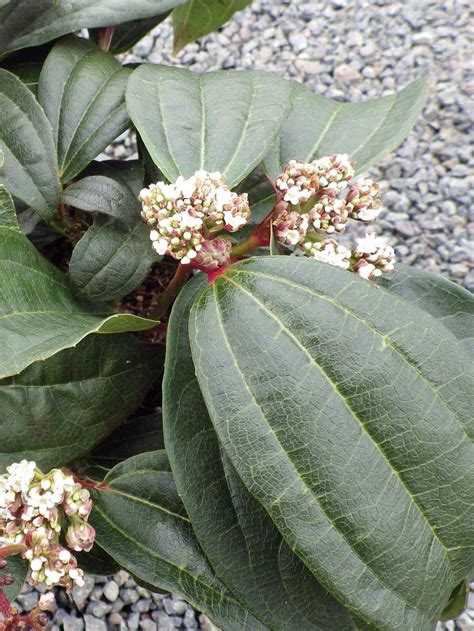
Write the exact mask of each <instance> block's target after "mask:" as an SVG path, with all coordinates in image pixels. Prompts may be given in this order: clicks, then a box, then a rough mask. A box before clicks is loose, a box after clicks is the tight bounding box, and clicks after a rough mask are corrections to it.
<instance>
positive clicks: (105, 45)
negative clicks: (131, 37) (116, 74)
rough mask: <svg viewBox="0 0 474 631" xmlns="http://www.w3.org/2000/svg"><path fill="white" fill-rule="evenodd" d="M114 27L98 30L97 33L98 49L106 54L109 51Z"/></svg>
mask: <svg viewBox="0 0 474 631" xmlns="http://www.w3.org/2000/svg"><path fill="white" fill-rule="evenodd" d="M116 28H117V27H116V26H107V27H106V28H102V29H100V32H99V47H100V48H101V49H102V50H105V52H108V50H109V49H110V44H111V43H112V37H113V36H114V32H115V29H116Z"/></svg>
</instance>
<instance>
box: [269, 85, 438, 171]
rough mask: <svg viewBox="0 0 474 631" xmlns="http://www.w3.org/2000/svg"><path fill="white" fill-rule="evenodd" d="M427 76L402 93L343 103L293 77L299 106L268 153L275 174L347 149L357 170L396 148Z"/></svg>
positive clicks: (423, 91) (410, 124) (423, 93)
mask: <svg viewBox="0 0 474 631" xmlns="http://www.w3.org/2000/svg"><path fill="white" fill-rule="evenodd" d="M427 91H428V87H427V84H426V81H425V80H423V79H419V80H418V81H414V82H413V83H410V85H408V86H407V87H406V88H404V89H403V90H402V91H401V92H397V94H393V95H391V96H385V97H382V98H380V99H373V100H371V101H363V102H361V103H340V102H339V101H333V100H332V99H328V98H326V97H324V96H322V95H321V94H316V93H315V92H312V91H311V90H309V89H308V88H305V87H304V86H302V85H300V84H299V83H296V82H292V84H291V95H292V99H291V100H292V103H293V111H292V113H291V114H290V116H289V117H288V121H287V124H286V126H285V127H284V129H283V131H282V133H281V136H280V139H279V140H277V142H276V143H275V145H274V146H273V147H272V150H271V151H270V153H269V155H268V156H267V157H266V158H265V167H266V169H267V170H268V172H269V173H270V175H271V176H272V177H276V176H277V175H278V174H279V173H281V171H282V168H283V167H284V166H285V165H286V164H287V163H288V162H289V161H290V160H292V159H294V158H297V159H300V160H314V158H318V157H320V156H327V155H332V154H334V153H347V154H349V156H350V158H351V160H355V162H356V165H355V169H356V173H361V172H362V171H365V170H366V169H367V168H368V167H369V166H370V165H372V164H374V162H376V161H377V160H378V159H379V158H381V157H383V156H385V155H386V154H387V153H389V152H390V151H392V149H395V147H396V146H397V145H399V144H400V143H401V142H402V141H403V140H404V138H405V137H406V136H407V134H408V133H409V132H410V131H411V129H412V127H413V125H414V124H415V122H416V119H417V118H418V116H419V115H420V113H421V110H422V108H423V105H424V103H425V100H426V96H427Z"/></svg>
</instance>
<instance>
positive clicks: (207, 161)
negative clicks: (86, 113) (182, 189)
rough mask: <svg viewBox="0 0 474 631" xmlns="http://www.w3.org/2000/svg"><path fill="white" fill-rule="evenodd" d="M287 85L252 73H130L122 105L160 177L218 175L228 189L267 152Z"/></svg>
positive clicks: (152, 69) (143, 69)
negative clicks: (216, 173) (223, 179)
mask: <svg viewBox="0 0 474 631" xmlns="http://www.w3.org/2000/svg"><path fill="white" fill-rule="evenodd" d="M289 86H290V84H289V83H288V82H286V81H284V80H283V79H280V78H279V77H277V76H275V75H271V74H267V73H264V72H258V71H244V70H242V71H238V72H233V71H219V72H209V73H205V74H195V73H193V72H190V71H189V70H184V69H179V68H171V67H167V66H151V65H144V66H140V67H139V68H137V69H136V70H135V71H134V72H133V73H132V76H131V77H130V80H129V82H128V86H127V93H126V100H127V107H128V111H129V114H130V116H131V118H132V120H133V122H134V124H135V126H136V127H137V129H138V131H139V132H140V135H141V138H142V140H143V142H144V143H145V145H146V147H147V149H148V151H149V153H150V155H151V157H152V159H153V160H154V162H155V163H156V165H157V166H158V167H159V168H160V169H161V171H162V172H163V174H164V175H165V177H167V178H168V179H169V180H175V179H176V178H177V177H178V176H179V175H183V176H185V177H189V176H191V175H192V174H193V173H194V172H195V171H197V170H198V169H205V170H207V171H221V172H222V173H223V174H224V175H225V176H226V179H227V184H228V185H229V186H230V187H233V186H235V185H236V184H238V183H239V182H240V181H241V180H242V179H243V178H244V177H245V176H246V175H248V174H249V173H250V171H252V169H253V168H254V167H255V166H256V165H257V164H258V163H259V162H260V160H261V159H262V158H263V156H265V155H266V154H267V153H268V150H269V149H270V146H271V143H272V142H273V141H274V139H275V137H276V135H277V134H278V133H279V131H280V129H281V127H282V125H283V123H284V121H285V117H286V115H287V112H288V107H289Z"/></svg>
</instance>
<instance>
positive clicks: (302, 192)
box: [273, 154, 395, 280]
mask: <svg viewBox="0 0 474 631" xmlns="http://www.w3.org/2000/svg"><path fill="white" fill-rule="evenodd" d="M353 177H354V166H353V163H351V162H350V160H349V158H348V156H347V155H345V154H338V155H334V156H327V157H324V158H319V159H317V160H313V161H312V162H304V161H302V160H291V161H290V162H289V163H288V164H287V165H286V167H285V168H284V170H283V173H282V174H281V175H279V176H278V177H277V178H276V180H275V188H276V190H277V192H278V193H279V195H280V201H279V202H278V203H277V205H276V208H275V211H274V215H273V229H274V234H275V237H276V239H277V240H278V241H280V242H281V243H283V244H285V245H287V246H296V249H297V251H298V252H301V253H303V254H305V255H306V256H309V257H311V258H315V259H318V260H320V261H324V262H326V263H330V264H331V265H337V266H338V267H342V268H344V269H350V270H351V271H354V272H356V273H358V274H359V275H360V276H362V277H363V278H366V279H371V280H372V279H374V278H375V277H376V276H379V275H380V274H382V273H384V272H390V271H392V270H393V262H394V258H395V256H394V252H393V249H392V248H391V247H390V246H388V245H386V244H385V242H384V241H383V240H382V239H380V238H377V237H375V235H373V234H370V235H369V234H368V235H366V238H365V239H359V240H358V241H357V245H355V246H354V247H353V248H351V249H350V250H349V249H348V248H346V247H345V246H343V245H341V244H339V243H337V242H336V241H334V239H332V238H324V236H323V235H328V236H329V235H331V236H333V235H334V236H336V235H337V234H338V233H341V232H344V230H345V228H346V225H347V224H348V222H349V221H350V219H355V220H358V221H374V220H375V219H376V218H377V217H378V216H379V214H380V212H381V210H382V205H381V202H380V192H379V186H378V184H376V183H375V182H373V181H372V180H371V179H369V178H359V180H358V181H357V182H355V183H352V184H351V180H352V178H353Z"/></svg>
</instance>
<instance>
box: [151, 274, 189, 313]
mask: <svg viewBox="0 0 474 631" xmlns="http://www.w3.org/2000/svg"><path fill="white" fill-rule="evenodd" d="M192 271H193V268H192V267H191V265H183V264H182V263H179V265H178V267H177V269H176V272H175V275H174V276H173V278H172V279H171V282H170V283H169V285H168V287H167V288H166V289H165V290H164V291H163V293H162V294H161V295H160V297H159V298H158V302H157V303H156V306H155V308H154V309H153V311H152V312H151V313H150V315H149V316H148V318H150V319H152V320H159V319H160V318H162V317H163V315H164V314H165V313H166V311H167V310H168V307H169V306H170V305H171V303H172V302H173V300H174V299H175V298H176V296H177V295H178V293H179V291H180V290H181V288H182V287H183V286H184V284H185V283H186V281H187V280H188V278H189V277H190V276H191V273H192Z"/></svg>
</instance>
